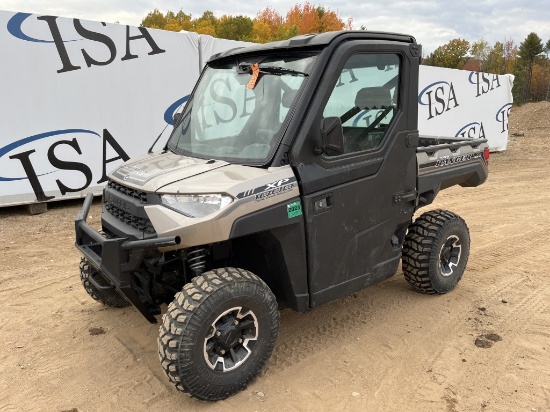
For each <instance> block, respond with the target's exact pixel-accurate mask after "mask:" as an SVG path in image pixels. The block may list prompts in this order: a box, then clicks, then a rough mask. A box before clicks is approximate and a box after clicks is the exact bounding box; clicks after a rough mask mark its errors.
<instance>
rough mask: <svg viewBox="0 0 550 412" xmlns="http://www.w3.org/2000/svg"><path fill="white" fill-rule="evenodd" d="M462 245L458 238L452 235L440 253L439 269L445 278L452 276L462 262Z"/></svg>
mask: <svg viewBox="0 0 550 412" xmlns="http://www.w3.org/2000/svg"><path fill="white" fill-rule="evenodd" d="M461 253H462V244H461V243H460V239H459V238H458V236H455V235H451V236H449V237H448V238H447V240H446V241H445V243H443V246H442V247H441V250H440V252H439V269H440V271H441V274H442V275H443V276H445V277H448V276H451V275H452V274H453V273H454V270H455V268H456V267H457V266H458V263H459V262H460V254H461Z"/></svg>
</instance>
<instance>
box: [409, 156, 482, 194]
mask: <svg viewBox="0 0 550 412" xmlns="http://www.w3.org/2000/svg"><path fill="white" fill-rule="evenodd" d="M486 179H487V166H486V165H485V162H484V161H483V160H481V159H480V160H479V161H478V162H475V163H469V164H465V165H459V164H456V165H453V167H452V168H449V169H442V170H436V171H433V172H430V173H427V174H425V175H421V176H419V177H418V193H419V194H420V195H422V194H424V193H427V192H433V193H435V194H437V192H439V191H440V190H443V189H446V188H448V187H451V186H454V185H460V186H462V187H476V186H479V185H480V184H482V183H483V182H485V180H486Z"/></svg>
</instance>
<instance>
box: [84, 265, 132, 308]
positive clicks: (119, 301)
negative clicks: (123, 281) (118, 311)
mask: <svg viewBox="0 0 550 412" xmlns="http://www.w3.org/2000/svg"><path fill="white" fill-rule="evenodd" d="M79 268H80V281H81V282H82V286H84V290H86V292H87V293H88V295H90V296H91V297H92V298H93V299H95V300H97V301H98V302H101V303H103V304H104V305H105V306H110V307H112V308H125V307H126V306H130V302H128V301H127V300H126V299H124V298H123V297H122V296H121V295H120V294H119V293H118V292H117V291H116V290H115V289H98V288H96V287H95V286H94V285H93V284H92V282H90V278H91V277H94V279H95V281H96V283H98V284H100V286H105V287H109V286H110V285H109V283H108V282H107V281H106V280H105V279H104V278H103V276H101V274H99V272H98V271H97V270H96V269H95V268H94V267H93V266H92V265H91V264H90V262H88V260H87V259H85V258H80V266H79Z"/></svg>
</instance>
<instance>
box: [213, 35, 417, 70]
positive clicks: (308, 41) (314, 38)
mask: <svg viewBox="0 0 550 412" xmlns="http://www.w3.org/2000/svg"><path fill="white" fill-rule="evenodd" d="M353 39H357V40H386V41H398V42H404V43H416V39H415V38H414V37H413V36H410V35H407V34H399V33H389V32H374V31H364V30H342V31H330V32H326V33H320V34H303V35H300V36H296V37H292V38H291V39H288V40H282V41H275V42H271V43H265V44H256V45H253V46H249V47H237V48H234V49H230V50H226V51H223V52H221V53H217V54H215V55H213V56H212V57H211V58H210V60H209V62H211V61H214V60H218V59H223V58H225V57H230V56H236V55H240V54H244V53H255V52H269V51H273V50H281V49H297V48H309V47H312V48H314V47H323V46H327V45H328V44H330V43H332V42H333V41H338V42H340V41H343V40H353Z"/></svg>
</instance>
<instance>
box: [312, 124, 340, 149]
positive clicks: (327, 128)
mask: <svg viewBox="0 0 550 412" xmlns="http://www.w3.org/2000/svg"><path fill="white" fill-rule="evenodd" d="M320 146H321V147H316V148H315V153H316V154H321V153H326V154H327V155H329V156H338V155H341V154H343V153H344V130H343V129H342V120H340V118H339V117H337V116H334V117H325V118H323V119H322V120H321V142H320Z"/></svg>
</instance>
